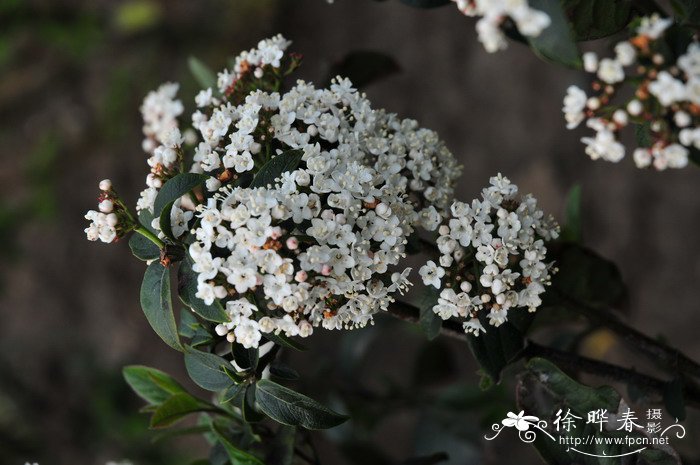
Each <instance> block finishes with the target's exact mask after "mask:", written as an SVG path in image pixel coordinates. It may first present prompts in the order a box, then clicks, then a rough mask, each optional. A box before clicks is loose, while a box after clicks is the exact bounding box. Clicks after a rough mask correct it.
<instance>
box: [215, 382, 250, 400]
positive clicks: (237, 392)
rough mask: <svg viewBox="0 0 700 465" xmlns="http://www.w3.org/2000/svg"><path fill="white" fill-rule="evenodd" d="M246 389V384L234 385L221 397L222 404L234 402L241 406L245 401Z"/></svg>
mask: <svg viewBox="0 0 700 465" xmlns="http://www.w3.org/2000/svg"><path fill="white" fill-rule="evenodd" d="M245 389H246V385H245V384H234V385H233V386H231V387H230V388H228V389H226V392H224V394H223V395H222V396H221V403H222V404H225V403H227V402H233V403H234V404H240V403H241V402H242V401H243V400H242V395H243V394H245Z"/></svg>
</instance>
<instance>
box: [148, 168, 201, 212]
mask: <svg viewBox="0 0 700 465" xmlns="http://www.w3.org/2000/svg"><path fill="white" fill-rule="evenodd" d="M208 178H209V176H207V175H206V174H197V173H180V174H178V175H177V176H175V177H173V178H171V179H168V180H167V181H166V183H165V184H163V187H161V189H160V191H158V195H157V196H156V200H155V203H154V205H153V211H154V212H155V215H157V216H158V217H159V218H161V217H162V216H163V215H162V214H163V210H164V209H165V208H166V207H167V206H168V205H169V204H170V203H172V202H175V201H176V200H177V199H179V198H180V197H182V196H183V195H185V194H187V193H188V192H189V191H191V190H192V189H194V188H195V187H197V186H200V185H202V184H204V182H205V181H206V180H207V179H208ZM169 212H170V209H168V213H169ZM168 218H169V217H168Z"/></svg>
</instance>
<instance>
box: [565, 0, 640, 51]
mask: <svg viewBox="0 0 700 465" xmlns="http://www.w3.org/2000/svg"><path fill="white" fill-rule="evenodd" d="M563 3H564V9H565V10H566V12H567V15H568V17H569V18H570V19H571V22H572V24H573V27H574V32H575V34H576V40H578V41H581V40H593V39H600V38H602V37H607V36H610V35H613V34H615V33H617V32H620V31H621V30H623V29H624V28H625V26H627V24H629V22H630V20H631V19H632V15H631V13H632V0H564V2H563Z"/></svg>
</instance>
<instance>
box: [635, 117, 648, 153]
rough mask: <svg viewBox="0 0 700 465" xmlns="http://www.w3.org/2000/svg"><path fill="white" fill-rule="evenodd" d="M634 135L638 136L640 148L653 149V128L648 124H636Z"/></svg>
mask: <svg viewBox="0 0 700 465" xmlns="http://www.w3.org/2000/svg"><path fill="white" fill-rule="evenodd" d="M634 134H635V136H637V145H639V146H640V147H651V143H652V139H651V126H650V124H649V123H648V122H645V123H642V124H636V123H635V124H634Z"/></svg>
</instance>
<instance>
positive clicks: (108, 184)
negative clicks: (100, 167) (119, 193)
mask: <svg viewBox="0 0 700 465" xmlns="http://www.w3.org/2000/svg"><path fill="white" fill-rule="evenodd" d="M100 190H101V191H105V192H107V191H111V190H112V181H110V180H109V179H103V180H102V181H100Z"/></svg>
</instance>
